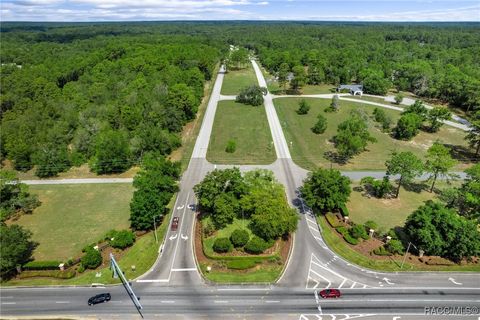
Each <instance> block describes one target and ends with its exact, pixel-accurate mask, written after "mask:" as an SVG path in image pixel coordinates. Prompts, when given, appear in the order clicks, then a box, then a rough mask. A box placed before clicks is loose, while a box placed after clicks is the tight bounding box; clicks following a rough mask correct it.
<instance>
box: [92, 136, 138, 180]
mask: <svg viewBox="0 0 480 320" xmlns="http://www.w3.org/2000/svg"><path fill="white" fill-rule="evenodd" d="M130 157H131V152H130V147H129V145H128V140H127V137H126V134H125V133H124V132H121V131H113V130H106V131H103V132H101V133H100V134H99V135H98V136H97V138H96V143H95V157H94V159H93V161H92V165H91V169H92V170H93V171H94V172H95V173H97V174H106V173H114V172H115V173H117V172H123V171H125V170H127V169H128V168H129V167H130V164H131V162H130V161H131V159H130Z"/></svg>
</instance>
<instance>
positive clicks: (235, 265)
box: [227, 259, 257, 270]
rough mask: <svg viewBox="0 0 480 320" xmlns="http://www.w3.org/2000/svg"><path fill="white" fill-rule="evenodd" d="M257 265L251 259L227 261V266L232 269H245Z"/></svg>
mask: <svg viewBox="0 0 480 320" xmlns="http://www.w3.org/2000/svg"><path fill="white" fill-rule="evenodd" d="M256 265H257V261H256V260H253V259H237V260H230V261H227V268H228V269H234V270H245V269H250V268H253V267H255V266H256Z"/></svg>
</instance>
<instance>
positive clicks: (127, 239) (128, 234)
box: [109, 230, 135, 249]
mask: <svg viewBox="0 0 480 320" xmlns="http://www.w3.org/2000/svg"><path fill="white" fill-rule="evenodd" d="M112 238H113V240H110V241H109V242H110V245H111V246H112V247H114V248H118V249H125V248H126V247H130V246H131V245H132V244H133V243H134V242H135V234H134V233H133V232H132V231H130V230H121V231H116V232H115V233H114V234H113V237H112ZM112 238H110V239H112Z"/></svg>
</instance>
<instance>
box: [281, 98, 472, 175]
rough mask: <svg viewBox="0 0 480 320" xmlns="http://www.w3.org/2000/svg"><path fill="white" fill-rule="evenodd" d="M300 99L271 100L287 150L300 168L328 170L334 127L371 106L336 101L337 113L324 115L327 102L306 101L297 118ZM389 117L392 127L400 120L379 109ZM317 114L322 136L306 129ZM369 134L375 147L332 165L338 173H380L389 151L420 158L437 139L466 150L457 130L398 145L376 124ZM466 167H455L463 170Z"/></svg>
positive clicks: (444, 129)
mask: <svg viewBox="0 0 480 320" xmlns="http://www.w3.org/2000/svg"><path fill="white" fill-rule="evenodd" d="M301 99H302V98H280V99H275V100H274V103H275V107H276V110H277V113H278V117H279V119H280V123H281V124H282V127H283V130H284V133H285V138H286V139H287V142H290V141H291V142H292V143H288V145H289V147H290V152H291V154H292V158H293V160H294V161H295V162H296V163H297V164H298V165H300V166H301V167H303V168H306V169H310V170H311V169H314V168H316V167H319V166H322V167H330V165H331V164H330V161H329V160H327V159H326V158H325V156H324V154H325V152H328V151H335V147H334V145H333V144H332V143H331V142H330V140H331V139H332V137H333V136H334V135H335V134H336V131H337V127H338V124H339V123H341V122H342V121H344V120H345V119H346V118H348V116H349V114H350V112H351V111H352V110H362V111H363V112H365V113H366V114H368V115H371V114H372V112H373V110H374V109H375V106H372V105H367V104H362V103H356V102H350V101H342V100H340V102H339V104H340V110H339V111H338V112H336V113H335V112H334V113H326V112H324V111H323V110H324V109H325V108H326V107H328V106H329V104H330V102H331V100H330V99H315V98H306V100H307V101H308V103H309V104H310V105H311V109H310V112H309V113H308V115H298V114H297V113H296V112H295V111H296V110H297V109H298V103H299V102H300V100H301ZM382 110H384V111H385V113H386V114H387V115H388V116H390V117H391V118H392V120H393V122H394V123H396V121H397V119H398V118H399V117H400V112H397V111H395V110H389V109H382ZM319 113H321V114H322V115H323V116H324V117H326V118H327V122H328V125H327V130H326V131H325V133H323V134H320V135H316V134H314V133H313V132H312V131H311V130H310V128H311V127H312V126H313V125H314V124H315V122H316V117H317V115H318V114H319ZM369 126H370V133H371V134H372V136H373V137H375V138H376V139H377V142H376V143H370V144H368V145H367V150H366V151H364V152H362V153H361V154H359V155H357V156H355V157H354V158H353V159H351V160H350V161H349V162H348V163H347V164H344V165H339V164H335V163H333V167H334V168H338V169H341V170H384V169H385V165H384V164H385V161H386V160H387V159H389V158H390V156H391V153H392V151H394V150H397V151H411V152H413V153H414V154H416V155H417V156H420V157H423V156H424V155H425V154H426V151H427V149H428V148H429V147H430V146H431V145H432V144H433V143H434V142H435V141H436V140H437V139H438V140H440V141H442V142H443V143H445V144H450V145H454V146H461V147H463V148H465V147H466V146H467V144H466V142H465V140H464V136H465V133H464V132H463V131H461V130H459V129H455V128H452V127H449V126H443V127H442V128H441V129H440V130H439V132H437V133H433V134H432V133H427V132H423V131H420V133H419V134H418V135H417V136H416V137H415V138H414V139H412V140H411V141H400V140H396V139H393V138H392V137H390V136H389V135H388V134H386V133H383V132H382V131H381V130H380V129H379V128H377V127H376V126H377V124H376V123H375V122H374V121H373V119H372V120H370V121H369ZM466 165H467V164H465V163H463V164H460V165H459V166H457V169H463V168H464V167H465V166H466Z"/></svg>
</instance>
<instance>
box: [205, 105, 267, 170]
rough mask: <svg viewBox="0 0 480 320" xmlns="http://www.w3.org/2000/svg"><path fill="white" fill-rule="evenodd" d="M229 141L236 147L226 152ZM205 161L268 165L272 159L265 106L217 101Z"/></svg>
mask: <svg viewBox="0 0 480 320" xmlns="http://www.w3.org/2000/svg"><path fill="white" fill-rule="evenodd" d="M230 140H233V141H235V144H236V150H235V151H234V152H233V153H229V152H227V151H226V147H227V144H228V142H229V141H230ZM207 160H208V161H210V162H213V163H220V164H270V163H272V162H273V161H275V149H274V146H273V141H272V136H271V134H270V128H269V126H268V120H267V115H266V113H265V108H264V107H263V105H262V106H259V107H253V106H248V105H244V104H241V103H236V102H234V101H220V102H219V104H218V107H217V112H216V115H215V122H214V123H213V129H212V135H211V136H210V143H209V145H208V152H207Z"/></svg>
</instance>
